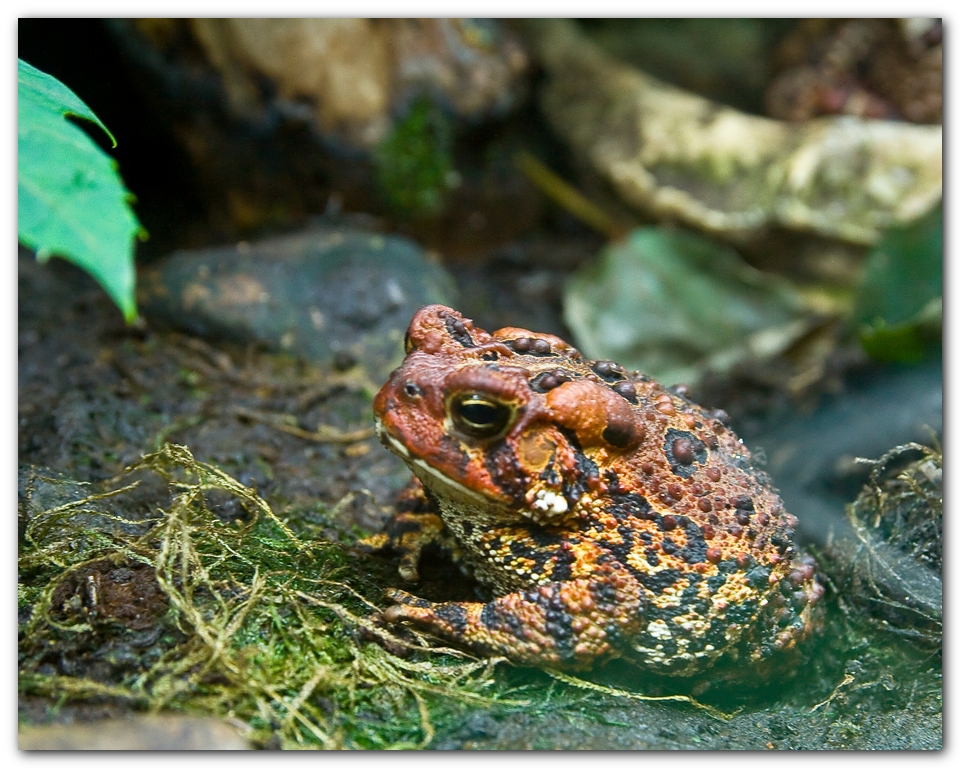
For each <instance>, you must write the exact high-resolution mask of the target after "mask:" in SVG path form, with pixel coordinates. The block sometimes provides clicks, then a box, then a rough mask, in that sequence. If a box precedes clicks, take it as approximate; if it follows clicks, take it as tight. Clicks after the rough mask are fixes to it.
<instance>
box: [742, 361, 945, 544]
mask: <svg viewBox="0 0 960 768" xmlns="http://www.w3.org/2000/svg"><path fill="white" fill-rule="evenodd" d="M738 423H742V421H741V422H738ZM942 430H943V362H942V360H940V359H939V358H937V359H933V360H929V361H927V362H925V363H923V364H922V365H912V366H905V365H902V366H899V365H898V366H872V367H870V368H867V369H865V370H864V371H862V372H861V373H860V374H858V375H850V376H848V377H847V379H846V381H845V385H844V391H842V392H840V393H838V394H835V395H832V396H829V397H827V398H824V400H823V402H822V403H821V404H820V407H819V408H817V409H816V410H815V411H814V412H813V413H793V414H787V413H775V414H773V415H772V416H771V417H770V418H769V420H768V421H767V422H766V423H765V424H764V425H762V426H756V425H755V426H754V427H753V428H749V429H741V430H739V431H740V434H741V435H742V436H743V439H744V441H745V442H746V443H747V445H748V446H750V448H751V449H753V450H754V451H755V452H756V451H758V450H759V451H761V452H762V455H763V456H765V458H766V464H765V465H764V467H763V468H764V469H765V470H766V471H767V472H769V473H770V475H771V476H772V477H773V480H774V483H775V484H776V485H777V486H778V488H779V490H780V496H781V497H782V498H783V500H784V503H785V504H786V506H787V509H789V510H790V511H791V512H792V513H793V514H795V515H796V516H797V517H798V518H799V520H800V525H799V527H798V529H797V535H798V539H799V541H800V543H809V542H813V543H815V544H816V545H817V546H820V547H822V546H823V545H824V544H825V543H826V542H827V540H828V538H829V537H830V536H833V537H834V538H835V539H843V538H846V539H851V538H852V537H853V532H852V530H851V527H850V525H849V523H848V521H847V520H846V518H845V516H844V509H845V508H846V506H847V505H848V504H849V503H850V502H852V501H853V500H854V499H855V498H856V497H857V494H858V493H859V491H860V489H861V488H862V486H863V484H864V483H865V482H866V481H867V480H868V475H869V471H870V470H869V466H868V465H865V464H862V463H858V462H857V458H859V457H871V456H882V455H883V454H884V453H886V451H887V450H889V448H890V446H891V445H901V444H904V443H908V442H927V441H929V440H930V439H931V436H932V435H934V434H940V433H941V432H942Z"/></svg>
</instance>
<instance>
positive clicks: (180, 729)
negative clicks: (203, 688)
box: [17, 715, 250, 751]
mask: <svg viewBox="0 0 960 768" xmlns="http://www.w3.org/2000/svg"><path fill="white" fill-rule="evenodd" d="M17 746H18V747H19V749H21V750H27V751H33V750H80V749H83V750H86V749H110V750H114V749H116V750H121V749H122V750H168V749H190V750H193V749H196V750H201V749H202V750H223V749H226V750H237V749H250V745H249V744H248V743H247V742H246V740H245V739H243V737H241V736H240V734H239V733H238V732H237V729H236V728H235V727H234V726H233V725H230V724H229V723H225V722H223V721H222V720H217V719H215V718H212V717H189V716H187V715H145V716H142V717H129V718H123V719H121V720H107V721H98V722H91V723H73V724H70V725H63V724H56V725H40V726H33V727H27V728H22V729H21V730H20V732H19V733H18V735H17Z"/></svg>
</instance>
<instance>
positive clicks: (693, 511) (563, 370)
mask: <svg viewBox="0 0 960 768" xmlns="http://www.w3.org/2000/svg"><path fill="white" fill-rule="evenodd" d="M406 348H407V357H406V359H405V360H404V362H403V364H402V365H401V366H400V368H398V369H397V370H396V371H395V372H394V373H393V375H392V376H391V377H390V380H389V381H388V382H387V383H386V384H385V385H384V387H383V389H381V391H380V393H379V394H378V395H377V398H376V400H375V402H374V411H375V413H376V416H377V425H378V432H379V435H380V438H381V440H382V442H383V443H384V445H386V446H387V447H388V448H389V449H390V450H392V451H394V452H395V453H397V454H398V455H400V456H401V457H402V458H403V459H404V460H405V461H406V462H407V464H408V465H409V466H410V468H411V469H412V470H413V472H414V474H415V475H416V477H417V478H418V479H419V481H420V483H422V485H421V486H416V487H414V488H413V489H412V490H411V491H409V492H408V495H407V498H406V504H405V506H403V508H402V509H401V511H400V512H398V516H397V518H396V519H395V520H394V521H393V522H392V523H391V525H390V526H388V529H387V531H386V532H385V533H384V534H380V535H379V536H377V537H372V538H371V539H368V540H367V541H366V542H364V544H365V546H366V548H367V549H368V551H370V550H385V549H392V550H394V551H398V552H400V553H401V554H402V555H403V559H402V561H401V574H402V575H403V576H404V577H405V578H407V579H408V580H410V581H415V580H416V578H417V576H416V573H417V571H416V562H417V559H418V557H419V553H420V551H421V550H422V548H423V544H424V543H425V542H437V543H440V544H441V545H445V546H449V547H451V548H452V549H453V550H454V553H455V556H456V558H457V560H458V562H460V563H461V564H462V565H463V567H464V570H465V571H467V572H468V573H471V574H473V575H474V576H475V577H476V578H477V579H479V580H480V581H482V582H483V583H485V584H487V585H489V586H490V587H491V588H492V589H493V591H494V592H495V594H496V595H497V597H496V598H495V599H494V600H493V601H491V602H489V603H486V604H484V603H468V602H463V603H453V602H451V603H430V602H428V601H424V600H421V599H419V598H415V597H413V596H411V595H408V594H407V593H405V592H401V591H399V590H392V591H391V592H390V593H389V597H390V598H391V599H392V600H394V601H395V602H396V605H394V606H392V607H390V608H389V609H387V611H386V612H385V617H386V618H387V619H388V620H391V621H398V620H409V621H413V622H415V623H417V624H419V625H421V626H423V627H426V628H428V629H429V630H431V631H432V632H434V633H436V634H438V635H441V636H444V637H447V638H449V639H452V640H455V641H458V642H461V643H463V644H465V645H467V646H470V647H472V648H475V649H477V650H479V651H482V652H486V653H492V654H502V655H505V656H508V657H510V658H511V659H513V660H515V661H517V662H520V663H526V664H536V665H543V666H567V667H583V666H587V665H589V664H591V663H592V662H593V661H594V660H595V659H597V658H598V657H605V656H615V655H630V656H632V657H634V658H637V659H639V660H640V661H641V662H643V663H646V664H648V665H650V666H651V667H652V668H654V669H656V671H658V672H661V673H666V674H682V675H686V674H693V673H695V672H697V671H699V670H701V669H704V668H706V667H709V666H710V665H712V664H713V663H714V662H716V661H717V659H719V658H720V657H722V656H724V655H727V656H730V657H733V658H739V659H741V660H744V661H748V662H749V661H758V660H761V659H765V658H768V657H769V656H771V655H772V654H773V653H774V652H775V651H778V650H785V649H789V648H792V647H793V646H794V645H795V644H796V642H797V641H798V640H799V639H800V638H802V637H803V636H805V635H806V634H807V633H808V632H809V631H810V629H811V627H812V625H813V623H814V622H813V609H814V606H815V604H816V603H817V601H818V599H819V597H820V595H821V594H822V588H821V587H820V585H819V584H818V583H817V581H816V577H815V575H814V568H813V566H812V564H811V563H809V562H806V561H801V560H799V559H798V558H797V557H796V553H795V551H794V548H793V545H792V543H791V537H792V534H793V527H794V525H795V523H796V520H795V518H793V516H792V515H790V514H788V513H787V512H786V511H785V510H784V508H783V504H782V502H781V501H780V499H779V497H778V496H777V495H776V493H775V491H774V490H773V489H772V488H771V486H770V482H769V478H767V477H766V475H764V474H763V473H762V472H759V471H758V470H756V469H755V468H754V467H753V466H752V464H751V458H750V453H749V451H748V450H747V448H746V447H745V446H744V445H743V443H742V442H741V441H740V439H739V438H738V437H737V436H736V435H735V434H734V433H733V432H731V431H730V429H729V428H728V427H727V426H726V424H725V423H724V422H725V418H726V417H725V414H723V412H720V411H708V410H705V409H703V408H701V407H700V406H698V405H695V404H694V403H692V402H690V401H689V400H688V399H687V398H686V397H685V396H684V390H683V389H682V388H673V389H672V390H670V389H665V388H663V387H661V386H660V385H659V384H657V383H656V382H655V381H652V380H650V379H649V378H648V377H646V376H643V375H641V374H639V373H629V372H627V371H626V370H624V369H623V368H621V367H620V366H618V365H616V364H615V363H611V362H607V361H590V360H586V359H584V358H583V356H582V355H581V354H580V353H579V352H578V351H577V350H576V349H574V348H573V347H571V346H570V345H568V344H567V343H565V342H564V341H562V340H561V339H559V338H557V337H555V336H550V335H547V334H537V333H532V332H530V331H526V330H522V329H518V328H502V329H500V330H499V331H496V332H495V333H493V334H488V333H487V332H486V331H483V330H481V329H479V328H475V327H474V326H473V324H472V322H471V321H470V320H467V319H464V318H463V317H462V316H461V315H460V314H459V313H458V312H456V311H454V310H452V309H449V308H447V307H442V306H439V305H434V306H429V307H425V308H423V309H421V310H420V311H419V312H418V313H417V314H416V315H415V316H414V318H413V320H412V321H411V324H410V329H409V331H408V333H407V338H406ZM421 494H423V496H422V497H421ZM417 497H420V498H421V499H422V504H420V506H419V509H418V511H411V509H412V508H413V507H412V506H411V504H412V503H413V502H412V501H411V500H413V499H415V498H417Z"/></svg>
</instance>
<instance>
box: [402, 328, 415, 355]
mask: <svg viewBox="0 0 960 768" xmlns="http://www.w3.org/2000/svg"><path fill="white" fill-rule="evenodd" d="M415 349H416V347H415V346H414V345H413V339H411V338H410V331H407V332H406V333H405V334H403V353H404V354H405V355H409V354H410V353H411V352H413V350H415Z"/></svg>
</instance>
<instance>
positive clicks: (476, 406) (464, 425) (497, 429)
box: [449, 392, 514, 439]
mask: <svg viewBox="0 0 960 768" xmlns="http://www.w3.org/2000/svg"><path fill="white" fill-rule="evenodd" d="M449 408H450V418H451V420H452V421H453V425H454V426H455V427H456V428H457V430H458V431H460V432H462V433H463V434H465V435H467V436H468V437H475V438H482V439H489V438H491V437H498V436H499V435H502V434H503V433H504V432H505V431H506V429H507V427H508V426H509V425H510V422H511V420H512V418H513V413H514V409H513V408H511V407H510V406H509V405H506V404H504V403H501V402H500V401H499V400H494V399H493V398H491V397H489V396H488V395H481V394H477V393H476V392H464V393H462V394H459V395H456V396H454V397H453V399H452V400H451V401H450V406H449Z"/></svg>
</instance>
